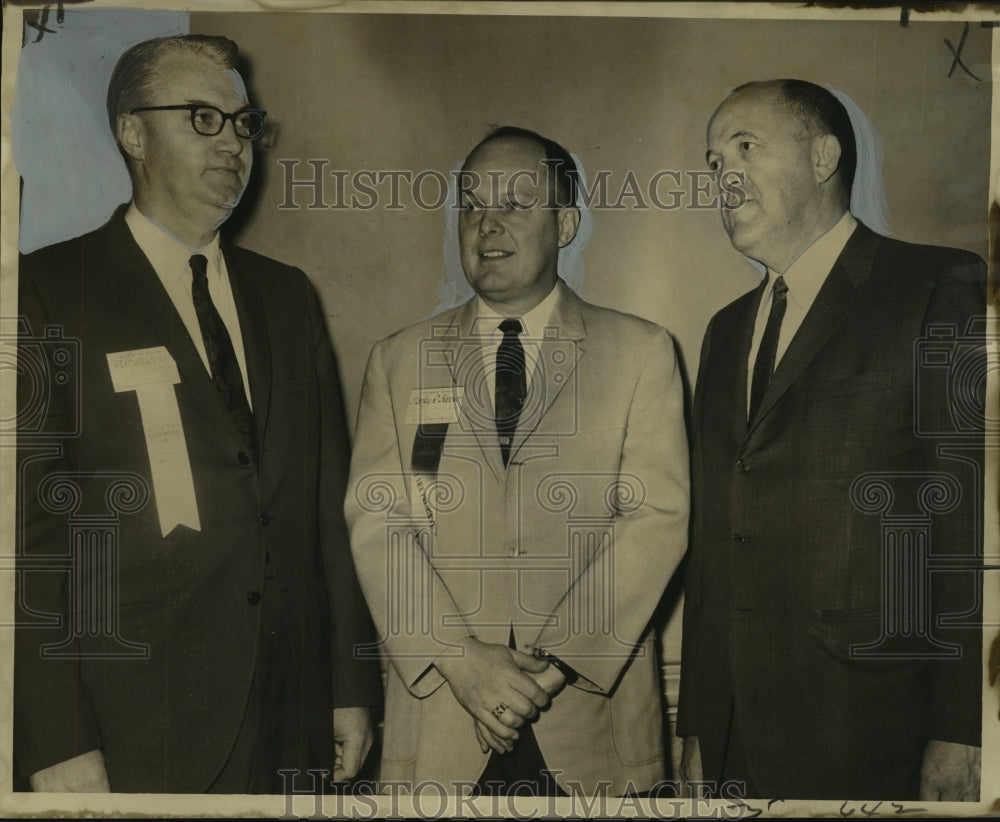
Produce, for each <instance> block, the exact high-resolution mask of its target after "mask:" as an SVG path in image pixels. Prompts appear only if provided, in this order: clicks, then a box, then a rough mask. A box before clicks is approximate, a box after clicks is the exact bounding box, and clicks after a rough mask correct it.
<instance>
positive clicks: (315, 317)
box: [14, 35, 381, 793]
mask: <svg viewBox="0 0 1000 822" xmlns="http://www.w3.org/2000/svg"><path fill="white" fill-rule="evenodd" d="M237 59H238V55H237V50H236V45H235V44H234V43H232V42H231V41H229V40H227V39H225V38H221V37H203V36H196V35H191V36H184V37H170V38H162V39H158V40H151V41H146V42H144V43H140V44H138V45H137V46H134V47H133V48H131V49H129V50H128V51H127V52H126V53H125V54H124V55H123V56H122V57H121V59H120V60H119V62H118V64H117V66H116V69H115V71H114V74H113V76H112V78H111V83H110V87H109V91H108V115H109V118H110V124H111V128H112V131H113V133H114V134H115V135H116V137H117V140H118V145H119V147H120V149H121V151H122V154H123V156H124V158H125V161H126V163H127V165H128V170H129V174H130V177H131V179H132V185H133V199H132V202H131V204H129V205H127V206H122V207H121V208H119V209H118V210H117V211H116V212H115V214H114V216H113V217H112V218H111V220H110V222H108V223H107V224H106V225H104V226H103V227H102V228H100V229H98V230H96V231H94V232H92V233H90V234H88V235H86V236H84V237H80V238H77V239H74V240H70V241H68V242H64V243H60V244H58V245H54V246H50V247H48V248H45V249H42V250H40V251H37V252H35V253H33V254H30V255H28V256H26V257H24V258H23V259H22V260H21V270H20V275H21V276H20V285H19V291H20V313H21V322H22V331H23V337H22V339H21V341H20V363H21V377H22V379H21V382H20V385H19V392H21V398H22V405H21V412H22V413H21V414H20V418H19V423H20V427H19V433H20V445H21V455H22V460H21V471H20V475H19V478H20V483H19V491H20V497H19V500H20V502H19V523H20V525H19V532H18V533H19V537H20V540H21V541H20V544H19V553H20V555H21V557H20V574H19V577H18V580H19V582H18V606H19V612H18V613H19V624H18V630H17V637H16V657H15V707H14V726H15V729H14V756H15V760H16V762H17V765H18V767H19V770H20V771H21V772H22V773H23V774H24V775H25V776H27V777H30V784H31V787H32V788H33V789H34V790H36V791H88V792H94V791H107V790H112V791H126V792H182V793H196V792H202V791H210V792H217V793H246V792H281V791H282V790H283V789H287V788H290V787H291V785H285V783H284V781H283V779H282V778H281V775H280V774H279V773H278V769H279V768H290V769H295V768H298V769H302V768H309V767H315V768H326V769H327V770H328V771H329V770H333V771H334V776H335V778H337V779H346V778H350V777H351V776H353V775H354V774H355V773H356V772H357V770H358V768H359V767H360V765H361V763H362V761H363V759H364V757H365V754H366V752H367V750H368V747H369V746H370V744H371V739H372V731H371V721H370V717H369V708H368V706H369V705H372V704H378V702H379V700H380V694H381V690H380V682H379V677H378V670H377V666H374V665H373V664H372V663H370V662H365V661H361V660H358V659H357V658H356V657H355V655H354V647H355V645H360V644H364V643H366V642H370V641H371V636H372V634H371V626H370V621H369V618H368V616H367V611H366V608H365V605H364V601H363V598H362V595H361V591H360V588H359V587H358V584H357V578H356V575H355V572H354V568H353V563H352V560H351V556H350V550H349V548H348V545H347V531H346V526H345V523H344V520H343V516H342V503H343V497H344V490H345V484H346V475H347V466H348V460H349V455H348V444H347V438H346V432H345V427H344V422H343V412H342V408H341V396H340V387H339V384H338V376H337V370H336V366H335V362H334V356H333V351H332V350H331V347H330V343H329V340H328V337H327V333H326V330H325V328H324V322H323V316H322V313H321V311H320V307H319V304H318V302H317V299H316V296H315V294H314V292H313V289H312V287H311V285H310V283H309V282H308V280H307V279H306V277H305V276H304V275H303V273H302V272H301V271H299V270H298V269H295V268H292V267H290V266H286V265H283V264H281V263H278V262H276V261H274V260H270V259H267V258H265V257H262V256H260V255H258V254H254V253H252V252H250V251H247V250H244V249H242V248H238V247H236V246H233V245H230V244H229V243H227V242H225V241H224V240H221V239H220V236H219V227H220V226H221V225H222V223H224V222H225V220H226V219H227V218H228V217H229V215H230V213H231V211H232V210H233V208H235V206H236V205H237V203H238V202H239V201H240V197H241V196H242V194H243V191H244V188H245V186H246V184H247V180H248V179H249V175H250V168H251V158H252V142H253V141H254V140H255V139H257V138H258V137H259V136H260V135H261V133H262V132H263V129H264V117H265V113H264V112H263V111H260V110H258V109H255V108H252V107H250V106H249V105H248V102H247V94H246V89H245V88H244V86H243V82H242V80H241V78H240V75H239V74H238V73H237V70H236V65H237ZM64 341H65V342H64ZM53 349H58V350H59V351H62V352H63V353H62V354H59V353H58V351H56V353H55V354H53V353H52V352H53ZM50 355H52V356H53V357H54V359H46V358H47V357H49V356H50ZM38 409H42V410H41V411H38ZM36 412H37V413H36ZM309 779H310V778H309V777H308V776H306V775H302V776H301V777H300V778H299V779H297V780H296V782H295V789H296V790H308V789H309V787H310V785H312V786H313V787H314V788H315V787H317V785H316V783H310V781H309Z"/></svg>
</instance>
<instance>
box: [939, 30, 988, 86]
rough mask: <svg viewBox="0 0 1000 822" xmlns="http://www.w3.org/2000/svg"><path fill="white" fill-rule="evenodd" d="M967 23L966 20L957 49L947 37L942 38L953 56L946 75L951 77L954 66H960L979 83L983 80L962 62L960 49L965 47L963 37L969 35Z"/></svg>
mask: <svg viewBox="0 0 1000 822" xmlns="http://www.w3.org/2000/svg"><path fill="white" fill-rule="evenodd" d="M969 25H970V24H969V23H968V22H966V24H965V26H964V27H963V28H962V39H961V40H959V41H958V48H957V49H956V48H955V47H954V46H953V45H952V44H951V40H949V39H948V38H947V37H945V38H944V44H945V45H946V46H947V47H948V51H950V52H951V53H952V55H953V56H954V58H955V59H954V60H952V61H951V68H950V69H948V76H949V77H951V75H952V74H953V73H954V72H955V66H961V67H962V71H964V72H965V73H966V74H968V75H969V76H970V77H971V78H972V79H973V80H977V81H978V82H980V83H981V82H983V81H982V80H980V79H979V78H978V77H976V75H975V74H973V73H972V72H971V71H969V68H968V66H966V65H965V63H963V62H962V49H964V48H965V39H966V38H967V37H968V36H969Z"/></svg>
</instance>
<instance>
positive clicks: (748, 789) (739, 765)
mask: <svg viewBox="0 0 1000 822" xmlns="http://www.w3.org/2000/svg"><path fill="white" fill-rule="evenodd" d="M706 776H707V775H706ZM719 779H720V782H730V783H732V782H736V783H742V784H743V787H742V789H741V790H737V789H730V790H728V791H726V792H725V793H723V794H722V795H723V796H725V797H728V798H732V797H734V796H737V795H738V796H740V797H742V798H743V799H756V798H759V793H758V791H757V789H756V788H754V785H753V782H752V781H751V779H750V768H749V767H748V766H747V760H746V750H745V748H744V747H743V737H742V735H741V734H740V725H739V722H738V721H737V719H736V706H735V705H733V707H732V710H731V713H730V714H729V737H728V739H727V740H726V758H725V761H724V762H723V764H722V773H721V774H720V776H719ZM737 787H738V786H737ZM721 789H722V785H721V784H720V785H717V786H716V791H715V795H716V796H719V795H720V791H721Z"/></svg>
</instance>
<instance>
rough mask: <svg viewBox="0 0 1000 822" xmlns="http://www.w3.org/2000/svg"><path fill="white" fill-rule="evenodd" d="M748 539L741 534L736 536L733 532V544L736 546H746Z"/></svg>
mask: <svg viewBox="0 0 1000 822" xmlns="http://www.w3.org/2000/svg"><path fill="white" fill-rule="evenodd" d="M749 539H750V537H747V536H744V535H743V534H737V533H736V532H735V531H734V532H733V542H734V543H736V544H737V545H746V543H747V541H748V540H749Z"/></svg>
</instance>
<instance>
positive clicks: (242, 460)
mask: <svg viewBox="0 0 1000 822" xmlns="http://www.w3.org/2000/svg"><path fill="white" fill-rule="evenodd" d="M236 459H237V461H238V462H239V464H240V465H249V464H250V457H249V456H247V452H246V451H240V453H238V454H237V455H236Z"/></svg>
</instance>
